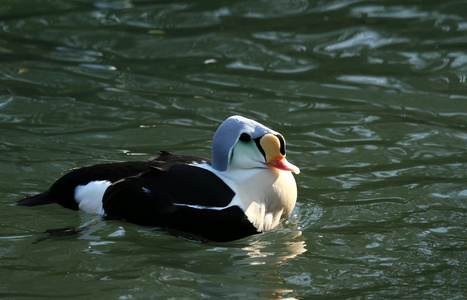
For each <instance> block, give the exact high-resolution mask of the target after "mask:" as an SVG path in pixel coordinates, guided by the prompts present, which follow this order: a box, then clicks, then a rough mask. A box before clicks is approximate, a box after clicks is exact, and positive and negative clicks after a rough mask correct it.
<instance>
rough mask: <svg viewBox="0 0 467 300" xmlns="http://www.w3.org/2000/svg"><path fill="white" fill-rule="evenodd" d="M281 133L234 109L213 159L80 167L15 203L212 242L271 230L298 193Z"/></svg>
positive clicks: (166, 157)
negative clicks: (68, 210)
mask: <svg viewBox="0 0 467 300" xmlns="http://www.w3.org/2000/svg"><path fill="white" fill-rule="evenodd" d="M285 155H286V153H285V140H284V137H283V136H282V135H281V134H280V133H278V132H276V131H273V130H271V129H269V128H267V127H265V126H264V125H262V124H260V123H258V122H256V121H253V120H250V119H247V118H245V117H241V116H232V117H230V118H228V119H227V120H225V121H224V122H223V123H222V124H221V125H220V126H219V128H218V129H217V131H216V133H215V134H214V138H213V141H212V161H210V160H209V159H206V158H202V157H197V156H186V155H174V154H171V153H168V152H164V151H162V152H160V156H159V157H157V158H155V159H150V160H149V161H134V162H119V163H107V164H98V165H93V166H89V167H83V168H77V169H73V170H72V171H70V172H68V173H67V174H65V175H64V176H63V177H61V178H60V179H58V180H57V181H56V182H55V183H54V184H53V185H52V186H51V187H50V188H49V189H48V190H47V191H45V192H43V193H41V194H38V195H34V196H29V197H26V198H24V199H22V200H19V201H18V202H17V205H23V206H36V205H42V204H49V203H58V204H60V205H62V206H64V207H67V208H71V209H75V210H79V209H81V210H83V211H85V212H88V213H96V214H99V215H101V216H103V217H104V218H117V219H123V220H126V221H128V222H132V223H135V224H138V225H142V226H154V227H161V228H166V229H169V230H175V231H180V232H182V233H188V234H190V235H194V236H198V237H201V238H203V239H208V240H212V241H232V240H236V239H240V238H243V237H246V236H249V235H253V234H257V233H261V232H267V231H269V230H271V229H273V228H274V227H276V226H277V225H278V224H279V223H280V222H281V220H282V219H284V218H286V217H288V216H289V215H290V214H291V212H292V210H293V208H294V206H295V202H296V199H297V186H296V183H295V179H294V176H293V175H292V172H293V173H295V174H298V173H299V172H300V171H299V168H298V167H296V166H295V165H293V164H291V163H289V162H288V161H287V159H286V158H285Z"/></svg>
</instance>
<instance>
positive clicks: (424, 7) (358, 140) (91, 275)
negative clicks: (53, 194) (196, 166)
mask: <svg viewBox="0 0 467 300" xmlns="http://www.w3.org/2000/svg"><path fill="white" fill-rule="evenodd" d="M466 12H467V4H466V2H465V1H456V0H447V1H439V0H432V1H402V0H398V1H396V0H394V1H358V0H346V1H337V0H335V1H332V0H329V1H295V0H292V1H125V0H123V1H88V0H80V1H78V0H77V1H52V0H34V1H33V0H2V1H1V3H0V128H1V135H0V151H1V155H0V166H1V168H0V205H1V209H0V298H2V299H32V298H34V299H51V298H58V299H63V298H67V299H68V298H69V299H91V298H92V299H167V298H173V299H205V298H214V299H216V298H224V297H225V298H230V299H258V298H263V299H268V298H289V299H322V298H326V299H388V298H393V299H465V298H466V297H467V279H466V278H467V268H466V260H467V254H466V250H467V246H466V245H467V233H466V229H467V228H466V225H467V218H466V213H467V205H466V203H467V171H466V167H467V151H466V149H467V83H466V76H467V13H466ZM233 114H241V115H244V116H246V117H250V118H253V119H255V120H257V121H259V122H261V123H263V124H265V125H267V126H269V127H271V128H273V129H275V130H277V131H279V132H281V133H282V134H283V135H284V136H285V138H286V141H287V143H288V156H287V157H288V159H289V160H290V161H291V162H292V163H294V164H296V165H298V166H299V167H300V169H301V171H302V173H301V174H300V175H298V176H296V180H297V184H298V191H299V197H298V204H297V206H296V208H295V210H294V212H293V214H292V216H291V217H290V219H289V220H288V221H287V222H285V223H284V224H283V225H282V226H281V227H279V228H277V229H276V230H275V231H273V232H270V233H267V234H263V235H258V236H253V237H250V238H246V239H243V240H240V241H236V242H230V243H219V244H217V243H195V242H191V241H186V240H183V239H180V238H176V237H174V236H171V235H169V234H167V233H164V232H161V231H157V230H156V231H154V230H147V229H145V228H141V227H139V226H136V225H132V224H128V223H123V222H119V221H107V222H104V223H100V224H98V225H96V226H94V227H93V228H91V230H90V231H88V232H86V233H85V234H82V235H80V236H77V237H68V238H62V239H55V240H47V241H44V242H41V243H37V244H34V243H33V242H34V241H36V240H37V239H38V238H41V237H43V236H44V235H43V234H42V233H43V232H44V231H45V230H46V229H49V228H62V227H66V226H79V225H82V224H85V223H86V222H89V221H92V220H93V218H94V217H95V216H93V215H88V214H84V213H80V212H75V211H70V210H67V209H64V208H62V207H59V206H56V205H49V206H43V207H35V208H27V207H16V206H14V205H12V204H13V203H14V202H15V201H16V200H18V199H20V198H22V197H24V196H26V195H29V194H34V193H37V192H40V191H43V190H45V189H46V188H48V186H49V185H50V184H51V183H52V182H53V181H54V180H55V179H57V178H58V177H59V176H60V175H61V172H62V171H63V170H67V169H70V168H73V167H77V166H84V165H89V164H96V163H101V162H109V161H121V160H142V159H146V158H148V157H149V156H152V155H153V154H155V153H157V151H159V150H168V151H171V152H176V153H183V154H194V155H202V156H210V142H211V139H212V135H213V134H214V131H215V129H216V127H217V126H218V125H219V124H220V122H222V120H224V119H225V118H226V117H228V116H230V115H233Z"/></svg>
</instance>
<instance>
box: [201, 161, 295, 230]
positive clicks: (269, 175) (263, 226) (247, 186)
mask: <svg viewBox="0 0 467 300" xmlns="http://www.w3.org/2000/svg"><path fill="white" fill-rule="evenodd" d="M198 166H199V167H203V168H205V169H207V170H210V171H211V172H213V173H215V174H216V175H217V176H219V177H220V178H222V180H223V181H224V182H225V183H226V184H227V185H228V186H229V187H230V188H231V189H232V190H233V191H234V192H235V197H234V198H233V201H232V203H231V204H230V205H229V206H232V205H237V206H239V207H240V208H241V209H242V210H243V211H244V212H245V214H246V216H247V217H248V220H250V222H251V223H252V224H253V225H254V226H255V227H256V228H257V229H258V231H262V232H264V231H269V230H271V229H273V228H274V227H276V226H277V225H278V224H279V223H280V221H281V219H282V218H285V217H288V216H289V215H290V214H291V213H292V210H293V208H294V207H295V203H296V201H297V185H296V183H295V179H294V177H293V175H292V173H291V172H288V171H280V170H277V169H272V168H254V169H243V170H235V171H227V172H219V171H217V170H214V169H212V168H211V167H210V166H209V165H206V164H205V165H198Z"/></svg>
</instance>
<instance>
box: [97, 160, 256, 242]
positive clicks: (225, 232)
mask: <svg viewBox="0 0 467 300" xmlns="http://www.w3.org/2000/svg"><path fill="white" fill-rule="evenodd" d="M234 196H235V193H234V192H233V191H232V190H231V189H230V188H229V186H227V185H226V184H225V183H224V182H223V181H222V180H221V179H220V178H219V177H217V176H216V175H215V174H213V173H212V172H210V171H207V170H205V169H202V168H199V167H196V166H190V165H180V164H175V165H173V166H172V167H170V168H168V169H165V168H164V169H161V168H154V169H152V170H150V171H148V172H146V173H144V174H141V175H138V176H134V177H130V178H125V179H123V180H120V181H118V182H116V183H114V184H113V185H111V186H110V187H109V188H108V189H107V191H106V193H105V195H104V199H103V207H104V210H105V212H106V214H107V215H108V216H109V217H118V218H122V219H124V220H126V221H129V222H132V223H136V224H139V225H146V226H158V227H165V228H171V229H175V230H179V231H183V232H188V233H191V234H195V235H198V236H201V237H204V238H207V239H210V240H215V241H229V240H235V239H239V238H242V237H245V236H248V235H251V234H255V233H258V231H257V230H256V228H255V227H254V226H253V225H252V224H251V223H250V222H249V221H248V218H247V217H246V215H245V214H244V212H243V211H242V210H241V209H240V208H239V207H238V206H230V207H228V208H224V207H227V206H228V205H229V204H230V203H231V201H232V199H233V197H234Z"/></svg>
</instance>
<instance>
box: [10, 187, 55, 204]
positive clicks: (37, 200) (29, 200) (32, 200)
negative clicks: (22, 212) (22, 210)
mask: <svg viewBox="0 0 467 300" xmlns="http://www.w3.org/2000/svg"><path fill="white" fill-rule="evenodd" d="M48 194H49V191H45V192H43V193H40V194H37V195H32V196H28V197H26V198H23V199H21V200H18V201H16V205H19V206H37V205H44V204H51V203H55V202H56V201H54V200H53V199H51V197H49V195H48Z"/></svg>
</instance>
